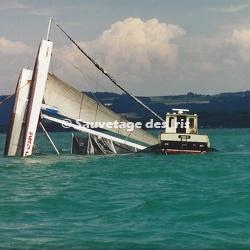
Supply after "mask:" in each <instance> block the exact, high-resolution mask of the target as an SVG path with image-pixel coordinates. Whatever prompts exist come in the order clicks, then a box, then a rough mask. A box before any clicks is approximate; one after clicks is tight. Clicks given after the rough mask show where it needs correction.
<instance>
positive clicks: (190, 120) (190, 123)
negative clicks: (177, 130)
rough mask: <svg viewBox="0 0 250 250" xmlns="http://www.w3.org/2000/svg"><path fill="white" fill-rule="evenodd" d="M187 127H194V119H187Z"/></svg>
mask: <svg viewBox="0 0 250 250" xmlns="http://www.w3.org/2000/svg"><path fill="white" fill-rule="evenodd" d="M189 127H190V128H193V127H194V118H189Z"/></svg>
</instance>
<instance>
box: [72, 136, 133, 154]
mask: <svg viewBox="0 0 250 250" xmlns="http://www.w3.org/2000/svg"><path fill="white" fill-rule="evenodd" d="M136 152H137V148H134V147H131V146H129V145H126V144H123V143H119V142H115V141H112V140H109V139H106V138H103V137H101V138H100V137H98V136H96V135H91V134H89V135H88V137H87V138H82V137H79V136H76V135H74V134H73V135H72V154H82V155H106V154H128V153H136Z"/></svg>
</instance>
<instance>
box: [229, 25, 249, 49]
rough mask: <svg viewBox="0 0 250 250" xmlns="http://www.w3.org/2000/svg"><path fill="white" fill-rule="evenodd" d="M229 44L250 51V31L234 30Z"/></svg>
mask: <svg viewBox="0 0 250 250" xmlns="http://www.w3.org/2000/svg"><path fill="white" fill-rule="evenodd" d="M227 42H228V43H229V44H233V45H237V46H240V47H242V48H244V49H250V30H247V29H242V30H233V32H232V34H231V36H230V37H229V39H228V40H227Z"/></svg>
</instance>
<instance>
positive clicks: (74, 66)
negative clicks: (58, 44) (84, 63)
mask: <svg viewBox="0 0 250 250" xmlns="http://www.w3.org/2000/svg"><path fill="white" fill-rule="evenodd" d="M55 53H57V55H59V56H60V57H62V58H63V59H64V60H66V61H67V62H68V63H69V64H70V65H71V66H72V67H73V68H75V69H76V70H79V72H80V73H81V74H82V75H84V76H86V77H87V78H88V79H90V80H91V81H93V82H94V83H96V84H98V83H97V82H96V81H95V80H94V79H93V78H92V77H91V76H89V75H88V74H86V73H84V72H83V71H82V70H81V69H80V68H79V67H78V66H76V65H75V64H74V63H73V62H71V61H69V60H68V59H67V58H66V57H63V56H62V55H61V54H60V53H59V52H58V51H56V50H55ZM82 79H83V80H84V78H82ZM84 85H85V86H86V87H87V88H88V90H89V92H91V95H92V96H93V97H94V99H95V100H96V101H97V102H100V100H98V98H97V97H96V96H95V94H94V93H93V92H92V91H91V89H90V87H89V86H88V84H86V83H85V80H84ZM98 86H100V87H101V88H102V89H103V90H105V91H107V89H106V88H104V87H103V86H101V85H100V84H98ZM100 103H101V102H100Z"/></svg>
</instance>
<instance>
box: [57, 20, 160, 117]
mask: <svg viewBox="0 0 250 250" xmlns="http://www.w3.org/2000/svg"><path fill="white" fill-rule="evenodd" d="M52 21H53V22H54V20H52ZM55 24H56V26H57V27H58V28H59V29H60V30H61V31H62V32H63V33H64V34H65V35H66V36H67V37H68V38H69V40H70V41H71V42H72V43H73V44H74V45H75V46H76V47H77V48H78V49H79V50H80V51H81V52H82V53H83V54H84V55H85V56H86V57H87V58H88V59H89V60H90V61H91V62H92V64H94V66H95V67H96V68H97V69H98V70H100V71H101V72H102V73H103V74H104V75H106V76H107V77H108V78H109V79H110V81H111V82H113V83H114V84H115V85H116V86H117V87H118V88H120V89H121V90H122V91H123V92H125V93H126V94H127V95H128V96H130V97H131V98H132V99H134V100H135V101H136V102H137V103H138V104H140V105H141V106H142V107H143V108H145V109H146V110H148V111H149V112H150V113H151V114H153V115H154V116H155V117H156V118H158V119H159V120H160V121H162V122H165V120H164V119H162V118H161V117H160V116H159V115H157V114H156V113H155V112H154V111H153V110H151V109H150V108H149V107H148V106H146V105H145V104H144V103H143V102H141V101H140V100H139V99H138V98H137V97H135V96H134V95H132V94H131V93H129V92H128V91H127V90H126V89H125V88H124V87H122V86H121V85H120V84H119V83H118V82H117V81H116V80H115V79H114V78H113V77H112V76H111V75H110V74H109V73H108V72H107V71H105V70H104V69H103V68H102V67H101V66H100V65H99V64H98V63H97V62H96V61H95V60H94V59H92V58H91V57H90V56H89V55H88V54H87V53H86V52H85V51H84V50H83V49H82V48H81V47H80V46H79V45H78V44H77V43H76V42H75V41H74V40H73V39H72V38H71V37H70V36H69V35H68V34H67V33H66V32H65V31H64V30H63V29H62V28H61V27H60V26H59V25H58V24H57V23H55Z"/></svg>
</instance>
